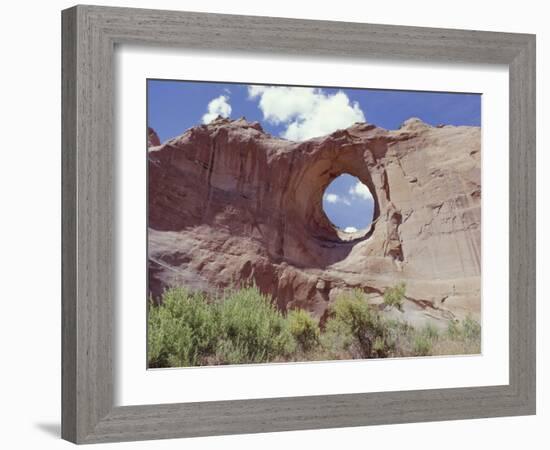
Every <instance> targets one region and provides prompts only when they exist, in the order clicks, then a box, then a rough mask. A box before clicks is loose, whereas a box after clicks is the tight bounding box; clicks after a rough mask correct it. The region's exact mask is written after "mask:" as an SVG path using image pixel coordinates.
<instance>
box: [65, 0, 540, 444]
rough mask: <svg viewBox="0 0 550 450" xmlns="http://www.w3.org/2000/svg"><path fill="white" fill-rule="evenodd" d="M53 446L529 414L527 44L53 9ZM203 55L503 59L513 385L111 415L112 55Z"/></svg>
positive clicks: (335, 25) (531, 300) (531, 174)
mask: <svg viewBox="0 0 550 450" xmlns="http://www.w3.org/2000/svg"><path fill="white" fill-rule="evenodd" d="M62 31H63V44H62V53H63V57H62V69H63V70H62V81H63V88H62V93H63V94H62V103H63V112H62V120H63V133H62V134H63V136H62V146H63V149H62V150H63V156H62V166H63V169H62V173H63V181H62V204H63V220H62V224H63V225H62V228H63V231H62V232H63V246H62V257H63V263H62V267H63V279H62V327H63V330H62V361H63V363H62V365H63V367H62V406H63V413H62V437H63V438H64V439H67V440H70V441H73V442H76V443H94V442H106V441H127V440H140V439H159V438H176V437H189V436H207V435H220V434H234V433H259V432H271V431H284V430H301V429H314V428H333V427H349V426H360V425H373V424H387V423H402V422H413V421H416V422H420V421H433V420H451V419H466V418H479V417H493V416H511V415H526V414H534V413H535V36H533V35H528V34H510V33H493V32H483V31H464V30H449V29H435V28H417V27H405V26H388V25H370V24H359V23H342V22H328V21H307V20H294V19H280V18H269V17H247V16H233V15H218V14H201V13H188V12H174V11H156V10H144V9H126V8H109V7H97V6H76V7H73V8H70V9H67V10H65V11H63V13H62ZM119 43H140V44H154V45H159V46H179V47H185V48H192V49H199V50H201V49H203V50H211V49H215V50H220V49H221V50H228V51H240V52H249V51H255V52H265V53H266V54H279V55H280V54H286V55H290V54H293V55H321V56H323V57H329V58H341V57H348V58H350V57H351V58H365V57H376V58H392V59H408V60H424V61H437V62H468V63H484V64H506V65H508V67H509V73H510V280H509V283H510V299H509V301H510V383H509V384H508V385H503V386H489V387H473V388H455V389H433V390H422V391H406V392H382V393H364V394H349V395H325V396H310V397H287V398H277V399H263V400H239V401H216V402H202V403H179V404H169V405H140V406H121V407H114V406H113V369H112V339H113V322H112V320H113V319H112V316H113V311H114V304H113V302H114V288H113V286H114V273H115V271H114V269H115V264H114V261H113V228H114V227H113V217H114V206H115V197H114V192H113V188H114V180H113V173H114V172H113V163H114V160H115V152H116V148H115V147H114V144H113V129H114V126H113V123H114V117H113V98H114V95H113V94H114V93H113V52H114V47H115V45H116V44H119Z"/></svg>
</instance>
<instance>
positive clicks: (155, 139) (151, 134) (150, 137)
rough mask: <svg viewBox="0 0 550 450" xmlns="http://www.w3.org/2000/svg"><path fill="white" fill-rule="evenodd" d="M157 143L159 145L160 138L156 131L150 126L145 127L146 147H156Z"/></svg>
mask: <svg viewBox="0 0 550 450" xmlns="http://www.w3.org/2000/svg"><path fill="white" fill-rule="evenodd" d="M157 145H160V139H159V136H158V134H157V132H156V131H155V130H153V129H152V128H151V127H147V148H149V147H156V146H157Z"/></svg>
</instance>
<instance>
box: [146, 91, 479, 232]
mask: <svg viewBox="0 0 550 450" xmlns="http://www.w3.org/2000/svg"><path fill="white" fill-rule="evenodd" d="M218 114H219V115H222V116H223V117H230V118H232V119H237V118H239V117H242V116H244V117H246V119H247V120H249V121H259V122H260V123H261V124H262V127H263V128H264V130H265V131H267V132H268V133H271V134H272V135H274V136H279V137H282V138H285V139H290V140H293V141H301V140H306V139H309V138H312V137H316V136H322V135H325V134H329V133H331V132H333V131H335V130H337V129H341V128H347V127H348V126H350V125H352V124H353V123H355V122H365V121H366V122H368V123H373V124H375V125H377V126H379V127H382V128H386V129H389V130H392V129H397V128H399V126H400V125H401V124H402V123H403V122H404V121H405V120H407V119H409V118H410V117H418V118H420V119H421V120H423V121H424V122H426V123H428V124H431V125H439V124H445V125H473V126H480V125H481V95H479V94H464V93H439V92H415V91H395V90H394V91H390V90H375V89H349V88H346V89H340V88H326V87H322V88H306V87H286V86H263V85H248V84H234V83H205V82H188V81H174V80H147V122H148V126H150V127H152V128H153V129H154V130H155V131H156V132H157V134H158V135H159V138H160V140H161V142H164V141H166V140H167V139H169V138H172V137H175V136H178V135H180V134H182V133H183V132H185V131H186V130H187V129H189V128H191V127H193V126H196V125H198V124H201V123H208V122H209V121H211V120H213V119H214V118H215V117H217V115H218ZM357 183H358V180H357V179H353V177H351V176H349V175H347V176H346V175H343V176H341V177H339V178H337V179H336V180H334V181H333V183H332V184H331V185H330V186H329V187H328V188H327V190H326V191H325V196H324V198H323V207H324V209H325V212H326V214H327V216H328V217H329V219H331V221H332V222H333V223H334V225H336V226H338V227H339V228H341V229H345V228H347V227H351V228H349V230H350V231H353V229H362V228H365V227H366V226H368V225H369V224H370V220H371V219H372V209H373V202H372V198H371V197H370V196H369V195H368V194H369V193H368V189H367V188H366V187H365V186H364V185H362V184H361V183H360V182H359V184H357ZM365 189H366V191H365Z"/></svg>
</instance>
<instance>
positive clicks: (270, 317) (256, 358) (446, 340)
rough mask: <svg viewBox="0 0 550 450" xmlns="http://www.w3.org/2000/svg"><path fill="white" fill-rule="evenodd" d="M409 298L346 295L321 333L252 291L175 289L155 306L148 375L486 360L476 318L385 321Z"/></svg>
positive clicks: (401, 290) (305, 318)
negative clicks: (378, 300) (355, 362)
mask: <svg viewBox="0 0 550 450" xmlns="http://www.w3.org/2000/svg"><path fill="white" fill-rule="evenodd" d="M404 297H405V285H404V284H402V283H400V284H398V285H396V286H395V287H393V288H389V289H387V290H386V293H385V294H384V299H383V300H384V301H383V304H382V305H381V307H378V306H376V305H372V304H370V303H369V302H368V301H367V299H366V296H365V294H364V293H363V291H361V290H359V289H356V290H353V291H350V292H344V293H342V294H341V295H340V296H338V298H337V299H336V300H335V301H334V302H333V303H332V304H331V306H330V307H329V310H328V314H327V316H326V318H325V319H326V320H325V321H324V323H323V324H322V326H321V325H320V324H319V321H318V320H317V319H316V318H314V317H313V316H312V315H311V314H310V313H309V312H307V311H305V310H302V309H293V310H290V311H288V312H287V313H283V312H281V311H279V309H278V308H277V307H276V306H275V305H274V304H273V302H272V300H271V298H270V297H268V296H266V295H263V294H262V293H261V292H260V290H259V289H258V288H257V287H256V286H254V285H252V286H245V287H242V288H239V289H231V290H227V291H225V292H224V293H223V294H221V295H219V296H207V295H205V294H203V293H199V292H192V291H190V290H187V289H185V288H171V289H168V290H166V291H165V292H164V294H163V295H162V298H161V299H160V301H159V302H158V304H157V303H155V302H152V301H151V302H150V305H149V309H148V334H147V355H148V361H149V367H151V368H158V367H184V366H201V365H216V364H250V363H266V362H286V361H313V360H334V359H357V358H385V357H400V356H429V355H447V354H449V355H450V354H471V353H479V352H480V350H481V344H480V342H481V327H480V325H479V323H477V322H476V321H475V320H473V319H472V318H471V317H467V318H465V319H464V320H462V321H457V320H453V321H449V323H448V325H447V326H446V328H441V327H440V328H436V327H435V326H434V325H433V324H431V323H426V324H425V325H424V326H420V327H412V326H411V325H409V324H408V323H406V322H405V321H401V320H395V319H387V318H386V317H385V315H384V313H383V308H387V307H391V308H396V309H397V310H399V311H402V308H403V299H404ZM381 308H382V309H381Z"/></svg>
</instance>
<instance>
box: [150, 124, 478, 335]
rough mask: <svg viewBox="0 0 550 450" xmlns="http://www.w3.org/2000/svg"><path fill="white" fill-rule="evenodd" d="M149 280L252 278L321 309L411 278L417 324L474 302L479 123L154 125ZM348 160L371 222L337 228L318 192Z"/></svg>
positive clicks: (459, 314)
mask: <svg viewBox="0 0 550 450" xmlns="http://www.w3.org/2000/svg"><path fill="white" fill-rule="evenodd" d="M152 135H153V137H156V133H154V131H153V132H152V133H151V132H149V133H148V136H149V141H150V143H152V144H153V145H154V146H152V147H150V149H149V152H148V164H149V180H148V182H149V203H148V206H149V217H148V222H149V223H148V224H149V230H148V252H149V261H148V265H149V266H148V267H149V290H150V293H151V295H152V296H153V297H155V298H158V296H159V294H160V293H161V292H162V290H163V289H164V288H165V287H167V286H172V285H186V286H188V287H190V288H191V289H200V290H204V291H214V290H216V289H221V288H224V287H227V286H231V285H235V284H239V283H242V282H245V281H252V280H253V281H254V282H255V283H256V284H257V285H258V287H259V288H260V289H261V290H262V291H263V292H265V293H267V294H270V295H272V296H273V298H274V300H275V301H276V302H277V305H278V307H279V308H280V309H282V310H283V311H284V310H287V309H289V308H294V307H301V308H304V309H307V310H309V311H310V312H312V313H313V314H314V315H315V316H316V317H319V318H323V317H324V315H325V313H326V311H327V309H328V306H329V305H330V303H331V302H332V301H334V299H335V297H336V296H337V295H338V294H339V293H341V292H342V291H344V290H348V289H352V288H359V289H362V290H363V291H364V292H366V293H367V294H368V298H369V299H370V301H371V302H372V303H377V304H380V303H381V301H382V296H383V293H384V291H385V290H386V289H387V288H388V287H391V286H394V285H395V284H397V283H398V282H401V281H403V282H405V283H406V284H407V289H406V301H405V305H404V312H403V313H399V312H397V311H396V310H392V311H386V312H387V313H388V314H390V315H391V314H394V315H399V314H402V318H404V319H405V320H408V321H409V322H411V323H413V324H421V323H423V321H425V320H428V319H433V320H434V321H435V323H439V324H441V325H442V326H444V324H446V319H450V318H455V317H456V318H463V317H465V316H466V315H468V314H470V315H472V317H474V318H476V319H479V316H480V311H481V308H480V288H481V286H480V270H481V266H480V249H481V247H480V244H481V242H480V241H481V228H480V224H481V221H480V220H481V209H480V203H481V172H480V166H481V162H480V146H481V139H480V129H479V128H478V127H455V126H438V127H432V126H429V125H427V124H425V123H423V122H422V121H420V120H419V119H414V118H413V119H409V120H407V121H406V122H405V123H404V124H403V125H402V126H401V128H400V129H398V130H394V131H388V130H385V129H382V128H378V127H376V126H374V125H370V124H366V123H356V124H355V125H353V126H351V127H350V128H348V129H346V130H339V131H336V132H334V133H332V134H331V135H329V136H324V137H319V138H314V139H310V140H308V141H305V142H291V141H287V140H283V139H280V138H276V137H273V136H271V135H269V134H267V133H265V132H264V131H263V130H262V128H261V126H260V125H259V124H258V123H256V122H255V123H249V122H247V121H246V120H245V119H239V120H230V119H223V118H218V119H217V120H215V121H213V122H211V123H210V124H209V125H200V126H197V127H194V128H192V129H189V130H188V131H186V132H185V133H184V134H182V135H181V136H179V137H176V138H174V139H171V140H169V141H167V142H165V143H164V144H162V145H159V144H160V143H156V142H157V141H158V137H156V139H157V141H154V139H152V138H151V136H152ZM343 173H349V174H351V175H353V176H355V177H357V178H359V179H360V180H361V181H362V182H363V183H364V184H366V185H367V186H368V187H369V189H370V190H371V192H372V194H373V198H374V202H375V207H374V220H373V223H372V225H371V227H370V228H369V229H368V230H362V231H358V232H357V233H353V234H348V233H342V232H341V231H339V230H338V229H336V228H335V227H334V226H333V225H332V224H331V223H330V221H329V220H328V219H327V217H326V216H325V214H324V212H323V209H322V196H323V193H324V190H325V188H326V187H327V186H328V184H329V183H330V182H331V181H332V180H333V179H334V178H336V177H337V176H339V175H341V174H343Z"/></svg>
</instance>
